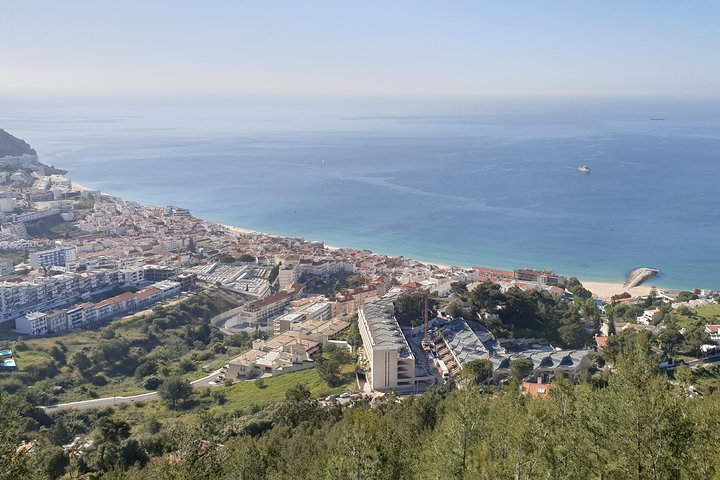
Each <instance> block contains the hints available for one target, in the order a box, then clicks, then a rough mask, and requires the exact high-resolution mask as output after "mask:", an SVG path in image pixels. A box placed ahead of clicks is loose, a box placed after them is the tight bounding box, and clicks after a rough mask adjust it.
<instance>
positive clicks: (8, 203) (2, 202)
mask: <svg viewBox="0 0 720 480" xmlns="http://www.w3.org/2000/svg"><path fill="white" fill-rule="evenodd" d="M16 208H17V200H16V199H14V198H0V212H2V213H10V212H13V211H15V209H16Z"/></svg>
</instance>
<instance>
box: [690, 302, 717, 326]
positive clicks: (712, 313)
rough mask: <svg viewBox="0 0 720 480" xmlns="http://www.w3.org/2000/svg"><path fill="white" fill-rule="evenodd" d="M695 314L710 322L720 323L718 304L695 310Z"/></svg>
mask: <svg viewBox="0 0 720 480" xmlns="http://www.w3.org/2000/svg"><path fill="white" fill-rule="evenodd" d="M693 313H695V315H696V316H698V317H700V318H702V319H704V320H706V321H708V322H712V321H720V305H718V304H714V305H706V306H704V307H699V308H695V309H693Z"/></svg>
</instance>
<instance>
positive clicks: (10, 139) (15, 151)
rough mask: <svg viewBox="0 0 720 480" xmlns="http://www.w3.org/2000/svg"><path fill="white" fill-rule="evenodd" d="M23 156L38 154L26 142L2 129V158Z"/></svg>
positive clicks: (0, 138) (0, 130)
mask: <svg viewBox="0 0 720 480" xmlns="http://www.w3.org/2000/svg"><path fill="white" fill-rule="evenodd" d="M21 155H37V153H36V152H35V150H34V149H33V148H32V147H30V145H28V143H27V142H26V141H24V140H21V139H19V138H17V137H14V136H12V135H10V134H9V133H7V132H6V131H5V130H3V129H0V157H19V156H21Z"/></svg>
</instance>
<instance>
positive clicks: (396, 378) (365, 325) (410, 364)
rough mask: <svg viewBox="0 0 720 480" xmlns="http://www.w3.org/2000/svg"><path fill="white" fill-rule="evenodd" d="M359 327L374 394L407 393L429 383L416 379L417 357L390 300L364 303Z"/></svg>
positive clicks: (383, 299)
mask: <svg viewBox="0 0 720 480" xmlns="http://www.w3.org/2000/svg"><path fill="white" fill-rule="evenodd" d="M358 327H359V330H360V336H361V337H362V340H363V349H364V350H365V355H366V357H367V360H368V362H369V364H370V372H369V374H368V375H367V379H368V381H369V382H370V386H371V387H372V389H373V390H405V391H407V390H409V389H412V388H414V387H415V385H416V383H417V382H418V381H425V380H429V378H427V377H425V376H423V377H422V378H418V377H416V375H415V355H414V354H413V352H412V350H411V349H410V346H409V345H408V342H407V340H406V339H405V335H403V332H402V330H400V325H398V323H397V320H395V316H394V307H393V303H392V298H391V297H387V296H386V297H383V298H381V299H379V300H372V301H367V302H365V303H363V304H362V306H361V307H360V309H359V311H358ZM430 379H431V377H430Z"/></svg>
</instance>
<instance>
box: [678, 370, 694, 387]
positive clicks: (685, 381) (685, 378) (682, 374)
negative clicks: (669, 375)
mask: <svg viewBox="0 0 720 480" xmlns="http://www.w3.org/2000/svg"><path fill="white" fill-rule="evenodd" d="M675 380H677V381H678V382H680V384H681V385H683V386H684V387H688V386H689V385H690V384H691V383H692V381H693V373H692V370H691V369H690V367H688V366H685V365H682V366H680V367H677V368H676V369H675Z"/></svg>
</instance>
